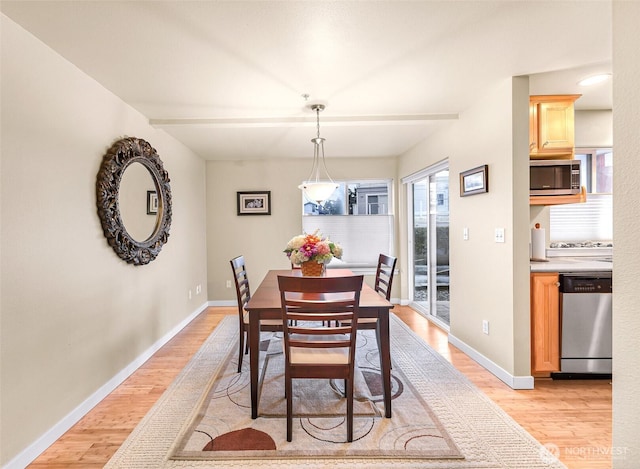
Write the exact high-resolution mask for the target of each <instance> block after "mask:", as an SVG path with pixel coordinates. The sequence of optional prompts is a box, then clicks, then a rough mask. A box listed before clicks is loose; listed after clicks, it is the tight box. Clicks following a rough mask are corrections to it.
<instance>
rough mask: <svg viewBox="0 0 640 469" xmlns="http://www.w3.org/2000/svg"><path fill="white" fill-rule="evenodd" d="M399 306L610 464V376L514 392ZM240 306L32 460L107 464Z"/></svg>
mask: <svg viewBox="0 0 640 469" xmlns="http://www.w3.org/2000/svg"><path fill="white" fill-rule="evenodd" d="M394 312H395V313H396V314H397V315H398V316H399V317H400V318H401V319H402V320H403V321H404V322H405V323H407V324H408V325H409V326H410V327H411V328H412V329H413V330H414V331H415V332H416V333H417V334H418V335H420V336H421V337H423V338H424V339H425V340H426V341H427V342H428V343H429V344H430V345H431V346H432V347H433V348H435V349H436V350H437V351H438V352H439V353H441V354H442V355H443V356H444V357H445V358H446V359H447V360H449V361H450V362H451V363H452V364H453V365H454V366H455V367H456V368H458V369H459V370H460V371H461V372H462V373H464V374H465V375H466V376H467V377H468V378H469V379H470V380H471V381H472V382H473V383H474V384H475V385H476V386H478V387H479V388H480V389H482V390H483V391H484V392H485V394H487V395H488V396H489V397H490V398H491V399H493V401H494V402H496V403H497V404H498V405H499V406H500V407H502V408H503V409H504V410H505V411H506V412H508V413H509V414H510V415H511V417H513V418H514V419H515V420H516V421H517V422H518V423H519V424H520V425H522V427H524V428H525V429H526V430H527V431H528V432H529V433H530V434H531V435H533V436H534V437H535V438H536V439H537V440H538V441H540V442H541V443H543V444H547V443H550V444H553V445H555V446H557V447H558V453H557V455H558V457H559V458H560V460H561V461H562V462H564V463H565V464H566V465H567V467H569V468H570V469H595V468H598V469H601V468H610V467H611V458H610V457H609V456H608V454H607V452H608V451H609V450H610V448H611V384H610V382H609V380H593V381H568V380H566V381H564V380H563V381H552V380H536V384H535V389H534V390H528V391H514V390H513V389H511V388H509V387H508V386H506V385H505V384H504V383H502V381H500V380H498V379H497V378H496V377H495V376H493V375H492V374H491V373H489V372H487V371H486V370H485V369H484V368H482V367H481V366H479V365H478V364H477V363H476V362H474V361H473V360H471V359H470V358H469V357H468V356H466V355H465V354H463V353H462V352H460V351H459V350H458V349H456V348H455V347H453V346H451V345H449V344H448V342H447V334H446V333H445V332H444V331H442V330H441V329H439V328H438V327H436V326H434V325H433V324H431V323H430V322H429V321H427V320H426V319H424V318H423V317H422V316H421V315H420V314H418V313H416V312H415V311H413V310H412V309H410V308H408V307H402V306H396V307H395V308H394ZM229 314H233V315H235V314H237V310H234V308H208V309H207V310H206V311H204V312H203V313H202V314H200V315H199V316H198V317H197V318H196V319H195V320H194V321H192V322H191V324H189V325H188V326H187V327H186V328H185V329H184V330H182V331H181V332H180V333H179V334H178V335H177V336H176V337H174V338H173V339H172V340H171V341H170V342H169V343H167V344H166V345H165V346H164V347H163V348H162V349H160V350H159V351H158V352H157V353H156V354H155V355H154V356H153V357H152V358H150V359H149V360H148V361H147V362H146V363H145V364H144V365H143V366H142V367H140V368H139V369H138V370H137V371H136V372H135V373H134V374H133V375H131V376H130V377H129V378H128V379H127V380H126V381H125V382H124V383H122V384H121V385H120V386H119V387H118V388H117V389H116V390H114V391H113V392H112V393H111V394H110V395H109V396H107V397H106V398H105V399H104V400H103V401H102V402H101V403H100V404H98V405H97V406H96V407H95V408H94V409H92V410H91V412H89V413H88V414H87V415H86V416H85V417H84V418H83V419H81V420H80V421H79V422H78V423H77V424H76V425H75V426H73V427H72V428H71V429H70V430H69V431H68V432H67V433H66V434H65V435H63V436H62V437H61V438H60V439H59V440H58V441H56V442H55V443H54V444H53V445H52V446H51V447H50V448H49V449H47V450H46V451H45V452H44V453H42V454H41V455H40V456H39V457H38V458H37V459H36V460H35V461H34V462H33V464H31V465H30V466H29V467H30V468H34V469H43V468H48V469H58V468H60V469H62V468H71V469H80V468H82V469H91V468H101V467H103V465H104V464H106V462H107V461H108V460H109V459H110V458H111V456H112V455H113V454H114V453H115V451H116V450H117V449H118V447H119V446H120V445H121V444H122V443H123V442H124V441H125V439H126V438H127V437H128V436H129V434H130V433H131V431H132V430H133V429H134V428H135V427H136V425H137V424H138V422H139V421H140V420H141V419H142V417H144V415H145V414H146V413H147V412H148V411H149V409H150V408H151V407H152V406H153V404H154V403H155V402H156V400H157V399H158V398H159V397H160V395H161V394H162V393H163V392H164V390H165V389H166V388H167V386H168V385H169V384H171V382H172V381H173V379H174V378H175V377H176V375H177V374H178V373H179V372H180V370H182V368H183V367H184V366H185V365H186V363H187V362H188V361H189V359H190V358H191V357H192V356H193V354H194V353H195V352H196V351H197V350H198V349H199V348H200V346H201V344H202V343H203V342H204V340H205V339H206V338H207V337H208V336H209V335H210V334H211V331H213V329H214V328H215V327H216V326H217V325H218V323H219V322H220V320H221V319H222V318H223V317H224V316H225V315H229Z"/></svg>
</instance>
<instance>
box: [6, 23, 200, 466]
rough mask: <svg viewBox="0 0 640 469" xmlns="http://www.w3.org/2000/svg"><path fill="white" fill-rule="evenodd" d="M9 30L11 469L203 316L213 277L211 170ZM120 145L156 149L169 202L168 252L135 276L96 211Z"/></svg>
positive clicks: (8, 364)
mask: <svg viewBox="0 0 640 469" xmlns="http://www.w3.org/2000/svg"><path fill="white" fill-rule="evenodd" d="M1 26H2V28H1V29H2V33H1V34H2V38H1V39H2V83H1V85H2V90H1V91H2V142H1V145H2V148H1V150H2V160H1V163H2V175H1V178H2V179H1V204H2V212H1V213H2V221H1V223H2V225H1V269H2V270H1V292H0V293H1V294H0V296H1V319H2V322H1V339H0V342H1V347H2V349H1V354H0V356H1V360H2V366H1V368H2V376H1V387H0V395H1V411H2V414H1V417H2V423H1V425H2V427H1V429H0V433H1V435H2V437H1V438H0V440H1V447H0V454H1V460H0V465H4V464H5V463H7V462H8V461H9V460H11V459H12V458H14V457H15V456H16V455H17V454H18V453H20V452H21V451H23V450H24V449H25V448H26V447H27V446H28V445H30V444H32V443H33V442H35V441H36V440H37V439H38V438H40V437H41V436H42V435H44V434H45V433H46V432H47V431H49V430H50V429H52V428H53V427H54V426H56V425H57V424H59V423H60V422H61V421H62V420H63V419H65V418H66V417H67V416H69V415H72V412H73V411H74V410H75V409H76V408H77V407H79V406H81V405H86V403H85V400H87V399H89V398H90V397H91V396H92V395H94V393H96V391H98V390H99V389H101V388H102V387H103V386H104V385H105V383H109V382H110V381H111V380H112V379H113V378H114V376H116V375H117V374H118V373H120V372H121V370H123V369H125V368H126V367H127V366H128V365H129V364H130V363H132V362H133V361H134V360H135V359H136V358H137V357H139V356H141V355H142V354H143V353H144V352H145V351H146V350H148V349H149V348H150V347H152V346H153V345H154V344H155V343H156V342H157V341H158V340H159V339H161V338H162V337H163V336H165V335H166V334H167V333H169V332H170V331H171V330H172V329H174V328H175V327H176V326H177V325H179V324H180V323H181V322H182V321H184V320H185V319H187V318H188V317H189V316H190V315H191V314H193V313H195V312H197V311H198V310H199V309H201V307H202V305H203V304H205V301H206V294H204V293H203V294H201V295H195V285H197V284H201V285H202V286H203V289H204V288H205V287H206V277H207V270H206V257H205V252H206V245H205V243H206V238H205V228H206V225H205V219H204V218H205V216H206V213H205V185H204V184H205V177H204V170H205V168H204V166H205V165H204V162H203V160H201V159H200V158H198V157H197V156H195V155H194V154H193V153H191V152H190V151H188V150H186V149H185V148H184V147H183V146H182V145H180V144H178V143H177V142H176V141H175V140H174V139H173V138H170V137H168V136H167V135H166V134H165V133H164V132H162V131H157V130H154V129H153V128H151V127H150V126H149V125H148V124H147V121H146V119H145V118H144V117H143V116H142V115H140V114H139V113H138V112H136V111H135V110H134V109H132V108H131V107H129V106H127V105H125V104H124V103H123V102H122V101H121V100H119V99H118V98H116V97H115V96H113V95H112V94H111V93H110V92H109V91H107V90H106V89H104V88H103V87H102V86H100V85H99V84H98V83H96V82H95V81H93V80H91V79H89V78H88V77H87V76H86V75H85V74H83V73H82V72H80V71H79V70H78V69H77V68H76V67H75V66H73V65H71V64H69V63H68V62H67V61H66V60H64V59H63V58H62V57H60V56H58V55H56V54H54V53H53V52H52V51H51V50H50V49H49V48H48V47H46V46H44V45H43V44H42V43H41V42H40V41H38V40H37V39H35V38H34V37H33V36H31V35H30V34H28V33H26V32H25V31H24V30H22V29H21V28H20V27H19V26H17V25H16V24H15V23H13V22H12V21H10V20H8V19H6V17H4V16H2V25H1ZM125 135H127V136H135V137H139V138H144V139H146V140H148V141H149V142H150V143H151V144H152V145H153V146H154V147H155V148H156V150H157V151H158V154H159V155H160V157H161V158H162V160H163V162H164V165H165V169H166V170H167V171H168V173H169V176H170V178H171V189H172V194H173V223H172V225H171V231H170V237H169V240H168V243H167V244H166V245H165V246H164V248H163V250H162V252H161V253H160V255H159V257H158V258H157V260H155V261H154V262H152V263H151V264H149V265H147V266H141V267H135V266H132V265H129V264H126V263H125V262H124V261H122V260H120V258H119V257H117V256H116V254H115V252H114V251H113V250H112V249H111V247H110V246H109V245H108V244H107V241H106V239H105V237H104V236H103V233H102V229H101V226H100V221H99V219H98V215H97V212H96V195H95V184H96V176H97V173H98V168H99V166H100V162H101V160H102V156H103V155H104V153H105V152H106V150H107V148H108V147H109V146H110V145H111V144H112V143H113V142H114V141H115V140H117V139H118V138H120V137H123V136H125ZM189 289H193V292H194V294H193V295H192V299H191V300H188V290H189ZM86 410H88V409H85V411H86ZM43 449H44V448H41V450H43Z"/></svg>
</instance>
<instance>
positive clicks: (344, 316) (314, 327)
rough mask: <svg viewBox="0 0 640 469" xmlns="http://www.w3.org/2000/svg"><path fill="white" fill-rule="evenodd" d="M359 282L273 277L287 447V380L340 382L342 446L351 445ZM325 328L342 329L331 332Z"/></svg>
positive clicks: (289, 413) (355, 279) (352, 278)
mask: <svg viewBox="0 0 640 469" xmlns="http://www.w3.org/2000/svg"><path fill="white" fill-rule="evenodd" d="M362 282H363V276H362V275H356V276H347V277H290V276H278V287H279V289H280V301H281V305H282V322H283V324H284V334H283V335H284V341H283V342H284V354H285V396H286V399H287V441H291V440H292V436H293V385H292V380H293V379H300V378H302V379H304V378H313V379H318V378H328V379H331V378H333V379H342V380H344V383H345V395H346V400H347V403H346V404H347V441H349V442H351V441H353V381H354V379H353V377H354V363H355V350H356V335H357V319H358V307H359V306H358V305H359V303H360V291H361V290H362ZM331 322H336V323H341V322H346V323H348V325H344V326H338V327H331V326H329V325H328V324H330V323H331Z"/></svg>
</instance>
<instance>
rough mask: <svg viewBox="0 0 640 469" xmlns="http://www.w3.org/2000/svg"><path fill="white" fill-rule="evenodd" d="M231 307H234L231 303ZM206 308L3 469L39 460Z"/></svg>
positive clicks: (196, 312)
mask: <svg viewBox="0 0 640 469" xmlns="http://www.w3.org/2000/svg"><path fill="white" fill-rule="evenodd" d="M234 304H235V303H234ZM206 308H207V303H204V304H202V305H201V306H200V307H198V309H197V310H196V311H194V312H193V313H191V314H190V315H189V316H187V317H186V318H185V319H184V320H182V321H181V322H180V323H179V324H178V325H177V326H175V327H174V328H173V329H172V330H170V331H169V332H168V333H166V334H165V335H164V336H163V337H161V338H160V339H159V340H158V341H157V342H156V343H154V344H153V345H152V346H151V347H149V348H148V349H147V350H145V351H144V352H143V353H142V354H141V355H140V356H138V357H137V358H136V359H135V360H133V361H132V362H131V363H129V364H128V365H127V366H126V367H125V368H124V369H122V370H121V371H120V372H118V373H117V374H116V375H115V376H114V377H113V378H111V379H110V380H109V381H107V382H106V383H105V384H103V385H102V386H101V387H100V389H98V390H97V391H96V392H94V393H93V394H92V395H91V396H89V397H88V398H87V399H86V400H85V401H84V402H82V403H81V404H80V405H79V406H78V407H76V408H75V409H74V410H72V411H71V412H70V413H69V414H67V415H66V416H65V417H64V418H63V419H62V420H60V421H59V422H58V423H56V424H55V425H54V426H53V427H51V428H50V429H49V430H48V431H46V432H45V433H44V434H43V435H41V436H40V438H38V439H37V440H36V441H34V442H33V443H31V444H30V445H29V446H27V447H26V448H25V449H24V450H23V451H22V452H20V454H18V455H17V456H16V457H15V458H13V459H12V460H11V461H9V462H8V463H7V464H6V465H5V466H3V469H23V468H25V467H27V466H28V465H29V464H30V463H31V462H33V461H34V460H35V459H36V458H37V457H38V456H40V455H41V454H42V453H43V452H44V451H45V450H46V449H47V448H48V447H49V446H51V445H52V444H53V443H54V442H55V441H56V440H57V439H58V438H60V437H61V436H62V435H64V433H65V432H66V431H67V430H69V429H70V428H71V427H73V426H74V425H75V424H76V423H78V421H79V420H80V419H81V418H82V417H84V416H85V415H86V414H87V413H88V412H89V411H90V410H91V409H93V408H94V407H95V406H96V405H97V404H98V403H99V402H100V401H102V400H103V399H104V398H105V397H107V396H108V395H109V394H110V393H111V392H113V390H114V389H116V388H117V387H118V386H119V385H120V384H122V382H123V381H124V380H125V379H127V378H128V377H129V376H131V375H132V374H133V372H134V371H136V370H137V369H138V368H139V367H140V366H142V364H144V363H145V362H146V361H147V360H148V359H149V358H151V356H152V355H153V354H154V353H156V352H157V351H158V350H160V348H161V347H162V346H163V345H164V344H166V343H167V342H169V340H171V339H172V338H173V337H174V336H175V335H176V334H177V333H178V332H180V331H181V330H182V329H184V328H185V327H186V326H187V325H188V324H189V323H190V322H191V321H193V320H194V319H195V318H196V316H198V315H199V314H200V313H201V312H203V311H204V310H205V309H206Z"/></svg>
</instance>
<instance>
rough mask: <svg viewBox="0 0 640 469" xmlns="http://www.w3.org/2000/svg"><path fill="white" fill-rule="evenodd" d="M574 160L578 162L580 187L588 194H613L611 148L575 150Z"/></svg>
mask: <svg viewBox="0 0 640 469" xmlns="http://www.w3.org/2000/svg"><path fill="white" fill-rule="evenodd" d="M575 159H576V160H580V163H581V165H580V166H581V170H582V180H581V181H580V183H581V185H583V186H585V187H586V188H587V192H588V193H590V194H596V193H597V194H603V193H607V194H610V193H611V192H613V151H612V150H611V148H592V149H578V148H577V149H576V152H575Z"/></svg>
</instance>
